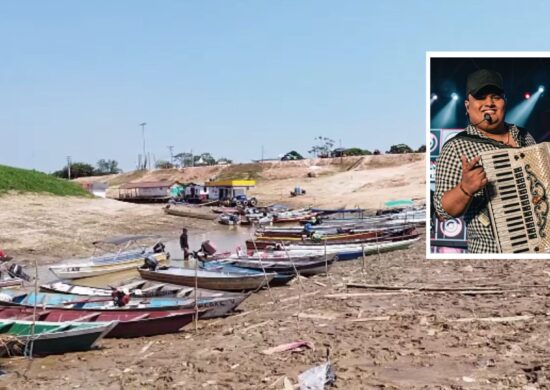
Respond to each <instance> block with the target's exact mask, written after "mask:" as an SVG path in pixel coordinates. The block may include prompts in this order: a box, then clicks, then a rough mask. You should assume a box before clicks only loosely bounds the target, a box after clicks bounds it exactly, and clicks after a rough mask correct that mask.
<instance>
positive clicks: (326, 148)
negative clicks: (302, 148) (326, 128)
mask: <svg viewBox="0 0 550 390" xmlns="http://www.w3.org/2000/svg"><path fill="white" fill-rule="evenodd" d="M315 141H317V142H318V144H317V145H314V146H312V147H311V149H310V150H309V151H308V153H310V154H312V155H314V156H316V157H331V156H332V147H333V146H334V140H333V139H330V138H328V137H323V136H319V137H316V138H315Z"/></svg>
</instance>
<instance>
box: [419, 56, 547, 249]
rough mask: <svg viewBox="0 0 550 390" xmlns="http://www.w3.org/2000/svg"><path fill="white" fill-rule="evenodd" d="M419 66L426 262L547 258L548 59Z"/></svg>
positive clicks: (439, 59)
mask: <svg viewBox="0 0 550 390" xmlns="http://www.w3.org/2000/svg"><path fill="white" fill-rule="evenodd" d="M426 67H427V72H426V74H427V91H426V92H427V93H426V95H427V96H426V98H427V99H426V100H427V102H426V105H427V109H426V121H427V130H426V144H427V145H430V148H429V159H427V168H426V171H427V172H426V174H427V176H428V178H429V179H428V180H427V187H428V188H427V196H429V199H430V208H429V213H430V216H429V218H428V219H427V220H428V226H427V232H428V234H429V240H427V256H428V258H430V259H438V258H439V259H441V258H448V259H460V258H495V259H497V258H499V259H504V258H505V259H517V258H550V215H549V211H550V143H549V142H548V141H550V99H549V98H548V96H547V95H548V94H547V93H546V90H547V88H550V52H536V53H533V52H489V53H487V52H483V53H480V52H478V53H476V52H468V53H464V52H429V53H427V58H426Z"/></svg>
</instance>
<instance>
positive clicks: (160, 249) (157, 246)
mask: <svg viewBox="0 0 550 390" xmlns="http://www.w3.org/2000/svg"><path fill="white" fill-rule="evenodd" d="M165 248H166V246H165V245H164V244H163V243H162V242H160V241H159V242H157V243H156V244H155V246H154V247H153V252H154V253H162V252H164V249H165Z"/></svg>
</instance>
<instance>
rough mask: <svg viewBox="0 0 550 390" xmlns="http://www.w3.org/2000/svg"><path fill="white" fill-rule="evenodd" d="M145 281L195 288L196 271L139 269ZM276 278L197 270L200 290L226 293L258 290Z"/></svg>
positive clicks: (187, 269) (268, 275) (168, 268)
mask: <svg viewBox="0 0 550 390" xmlns="http://www.w3.org/2000/svg"><path fill="white" fill-rule="evenodd" d="M138 271H139V274H140V275H141V277H142V278H143V279H148V280H156V281H158V282H166V283H172V284H179V285H183V286H195V270H194V269H191V268H179V267H165V268H164V267H163V269H157V270H156V271H150V270H147V269H141V268H140V269H138ZM274 277H275V274H274V273H269V274H266V275H264V274H263V273H262V274H258V275H243V274H237V273H229V272H217V271H207V270H204V269H199V270H197V285H198V287H200V288H207V289H212V290H224V291H245V290H257V289H260V288H262V287H263V286H265V285H266V283H267V282H269V281H271V280H272V279H273V278H274Z"/></svg>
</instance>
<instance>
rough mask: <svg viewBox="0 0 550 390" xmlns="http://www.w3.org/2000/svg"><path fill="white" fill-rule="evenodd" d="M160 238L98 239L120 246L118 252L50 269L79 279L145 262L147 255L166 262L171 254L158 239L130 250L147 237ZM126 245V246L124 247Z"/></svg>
mask: <svg viewBox="0 0 550 390" xmlns="http://www.w3.org/2000/svg"><path fill="white" fill-rule="evenodd" d="M153 238H154V239H158V238H159V236H151V235H143V236H124V237H115V238H112V239H107V240H102V241H96V242H94V245H96V247H97V246H98V245H99V244H110V245H115V246H118V247H119V248H120V249H119V251H118V252H117V253H108V254H106V255H103V256H99V257H93V256H92V257H91V258H89V259H83V260H84V261H82V262H80V261H78V262H73V263H69V264H60V265H54V266H51V267H49V270H50V271H51V272H52V273H53V274H54V275H55V276H57V277H58V278H60V279H79V278H87V277H91V276H98V275H104V274H108V273H112V272H118V271H124V270H128V269H132V268H135V267H136V266H139V265H141V264H143V261H144V260H145V258H146V257H154V258H155V259H156V260H157V261H158V262H164V261H166V260H167V259H168V258H169V257H170V254H169V253H168V252H165V251H164V245H163V244H162V243H161V242H160V241H157V243H156V244H155V246H154V247H153V248H140V249H134V250H129V247H130V246H132V245H137V244H138V242H140V241H142V240H146V239H153ZM123 245H124V247H122V246H123Z"/></svg>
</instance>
